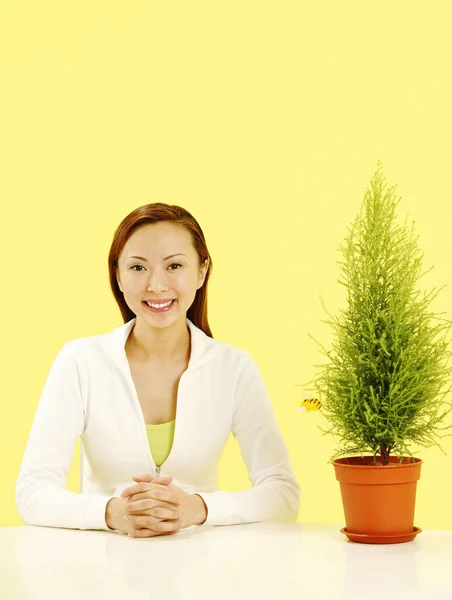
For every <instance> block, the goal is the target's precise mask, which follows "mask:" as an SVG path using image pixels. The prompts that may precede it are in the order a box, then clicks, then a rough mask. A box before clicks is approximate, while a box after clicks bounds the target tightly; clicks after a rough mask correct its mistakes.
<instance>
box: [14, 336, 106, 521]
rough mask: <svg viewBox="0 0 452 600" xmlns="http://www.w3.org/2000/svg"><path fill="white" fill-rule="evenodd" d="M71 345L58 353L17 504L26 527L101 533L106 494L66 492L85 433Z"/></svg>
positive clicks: (20, 481) (36, 420) (29, 444)
mask: <svg viewBox="0 0 452 600" xmlns="http://www.w3.org/2000/svg"><path fill="white" fill-rule="evenodd" d="M73 343H74V342H68V343H66V344H65V345H64V346H63V347H62V349H61V350H60V351H59V353H58V354H57V356H56V358H55V360H54V363H53V365H52V367H51V369H50V372H49V375H48V376H47V380H46V382H45V385H44V389H43V391H42V394H41V398H40V400H39V403H38V407H37V409H36V413H35V417H34V421H33V424H32V427H31V431H30V434H29V438H28V442H27V445H26V448H25V452H24V455H23V459H22V464H21V468H20V472H19V475H18V478H17V481H16V490H15V496H16V506H17V509H18V512H19V516H20V518H21V519H22V521H23V522H24V523H26V524H28V525H44V526H48V527H66V528H68V529H105V530H108V531H109V530H110V529H109V527H108V525H107V524H106V522H105V516H106V515H105V509H106V505H107V503H108V501H109V500H110V499H111V494H110V495H102V496H94V495H83V494H77V493H74V492H71V491H69V490H66V489H65V488H66V479H67V476H68V472H69V468H70V464H71V460H72V456H73V453H74V447H75V443H76V440H77V438H78V437H80V436H81V435H82V433H83V431H84V412H83V405H82V399H81V394H80V385H79V379H78V371H77V364H76V361H75V357H74V354H73V346H72V344H73Z"/></svg>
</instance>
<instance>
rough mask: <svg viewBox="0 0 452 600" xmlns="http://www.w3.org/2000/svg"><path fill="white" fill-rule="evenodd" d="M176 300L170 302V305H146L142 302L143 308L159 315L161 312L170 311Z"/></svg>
mask: <svg viewBox="0 0 452 600" xmlns="http://www.w3.org/2000/svg"><path fill="white" fill-rule="evenodd" d="M176 302H177V300H176V299H173V300H171V302H170V304H168V303H157V302H156V303H155V304H154V303H152V304H148V303H147V302H146V301H143V304H144V306H145V307H146V308H147V309H148V310H150V311H151V312H154V313H161V312H168V311H169V310H171V309H172V307H173V306H174V305H175V304H176Z"/></svg>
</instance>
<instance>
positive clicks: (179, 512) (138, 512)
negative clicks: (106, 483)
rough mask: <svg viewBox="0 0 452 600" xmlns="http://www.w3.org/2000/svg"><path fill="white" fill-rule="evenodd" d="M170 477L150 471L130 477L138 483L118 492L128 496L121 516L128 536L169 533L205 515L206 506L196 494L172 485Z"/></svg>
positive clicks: (195, 521)
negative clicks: (126, 526)
mask: <svg viewBox="0 0 452 600" xmlns="http://www.w3.org/2000/svg"><path fill="white" fill-rule="evenodd" d="M172 479H173V478H172V477H154V476H153V475H151V474H145V475H139V476H138V477H133V480H134V481H136V482H137V483H136V484H135V485H132V486H130V487H128V488H126V489H125V490H123V491H122V493H121V498H123V499H127V505H126V506H125V508H124V512H125V515H124V520H125V522H127V523H128V525H129V528H128V530H129V532H128V535H129V537H153V536H156V535H171V534H174V533H177V532H178V531H180V530H181V529H183V528H185V527H190V526H191V525H200V524H202V523H204V521H205V520H206V519H207V507H206V505H205V503H204V500H203V499H202V498H201V496H199V495H198V494H187V493H186V492H184V491H183V490H181V489H180V488H178V487H177V486H174V485H171V481H172Z"/></svg>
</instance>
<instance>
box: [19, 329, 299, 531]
mask: <svg viewBox="0 0 452 600" xmlns="http://www.w3.org/2000/svg"><path fill="white" fill-rule="evenodd" d="M186 321H187V325H188V327H189V330H190V334H191V355H190V361H189V364H188V367H187V370H186V371H185V372H184V373H183V374H182V377H181V379H180V383H179V388H178V396H177V409H176V410H177V412H176V427H175V431H174V440H173V446H172V448H171V452H170V454H169V456H168V458H167V460H166V461H165V462H164V463H163V465H162V467H161V470H160V476H162V477H164V476H172V477H173V478H174V479H173V481H172V484H173V485H176V486H178V487H179V488H181V489H183V490H184V491H186V492H188V493H197V494H199V495H200V496H201V497H202V498H203V499H204V501H205V503H206V505H207V509H208V516H207V520H206V522H205V523H206V524H209V525H233V524H239V523H253V522H258V521H267V520H276V521H296V519H297V516H298V511H299V506H300V486H299V485H298V482H297V480H296V478H295V476H294V473H293V471H292V467H291V463H290V459H289V455H288V451H287V448H286V445H285V443H284V440H283V437H282V435H281V432H280V430H279V428H278V425H277V422H276V419H275V412H274V410H273V408H272V405H271V402H270V399H269V397H268V394H267V391H266V388H265V385H264V382H263V380H262V377H261V375H260V373H259V369H258V367H257V365H256V363H255V361H254V360H253V359H252V357H251V355H250V354H249V353H248V352H246V351H245V350H242V349H238V348H235V347H233V346H231V345H229V344H226V343H223V342H220V341H217V340H214V339H212V338H210V337H209V336H207V335H206V334H205V333H204V332H203V331H202V330H201V329H199V328H198V327H196V326H195V325H194V324H193V323H192V322H191V321H190V320H189V319H188V318H187V319H186ZM134 324H135V318H134V319H132V320H130V321H129V322H128V323H125V324H124V325H121V326H120V327H117V328H116V329H114V330H113V331H111V332H108V333H106V334H102V335H97V336H90V337H85V338H79V339H75V340H72V341H69V342H67V343H65V344H64V345H63V347H62V348H61V350H60V351H59V353H58V354H57V356H56V358H55V360H54V363H53V365H52V366H51V369H50V372H49V374H48V377H47V380H46V382H45V385H44V389H43V391H42V394H41V397H40V400H39V403H38V406H37V409H36V413H35V417H34V421H33V424H32V427H31V430H30V435H29V439H28V442H27V445H26V448H25V452H24V456H23V459H22V464H21V468H20V472H19V475H18V478H17V482H16V505H17V509H18V512H19V515H20V517H21V519H22V520H23V521H24V523H26V524H30V525H43V526H50V527H65V528H69V529H105V530H108V531H110V529H109V527H108V525H107V524H106V522H105V509H106V505H107V503H108V501H109V500H110V499H111V498H112V497H113V496H119V495H120V493H121V491H122V490H123V489H125V488H126V487H129V486H131V485H134V484H135V482H134V481H133V480H132V476H136V475H140V474H143V473H154V474H155V473H156V466H155V463H154V461H153V459H152V454H151V452H150V449H149V442H148V438H147V435H146V428H145V421H144V418H143V413H142V410H141V406H140V403H139V401H138V397H137V393H136V389H135V386H134V383H133V379H132V376H131V373H130V368H129V363H128V360H127V356H126V353H125V342H126V339H127V337H128V335H129V333H130V331H131V330H132V327H133V325H134ZM150 385H152V382H150ZM231 431H232V433H233V435H234V437H235V438H236V439H237V441H238V443H239V445H240V451H241V454H242V457H243V459H244V461H245V464H246V466H247V468H248V472H249V477H250V481H251V483H252V485H253V487H252V488H250V489H246V490H241V491H233V492H226V491H217V483H218V481H217V480H218V476H217V465H218V461H219V459H220V457H221V455H222V453H223V449H224V446H225V444H226V442H227V440H228V437H229V434H230V432H231ZM79 437H80V438H81V459H80V465H81V471H80V493H75V492H71V491H69V490H66V479H67V475H68V472H69V468H70V464H71V460H72V456H73V452H74V446H75V443H76V440H77V438H79Z"/></svg>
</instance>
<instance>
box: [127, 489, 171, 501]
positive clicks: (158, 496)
mask: <svg viewBox="0 0 452 600" xmlns="http://www.w3.org/2000/svg"><path fill="white" fill-rule="evenodd" d="M146 498H153V499H154V500H159V501H160V502H166V503H168V504H176V505H177V504H180V500H179V499H178V497H177V496H176V494H175V493H174V492H173V491H171V488H168V487H166V488H165V487H164V486H161V487H160V488H151V489H150V490H147V491H144V492H140V493H137V494H133V495H132V496H129V497H128V498H127V500H128V502H129V504H130V503H131V502H138V500H145V499H146Z"/></svg>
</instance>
